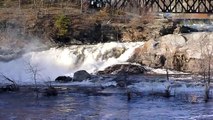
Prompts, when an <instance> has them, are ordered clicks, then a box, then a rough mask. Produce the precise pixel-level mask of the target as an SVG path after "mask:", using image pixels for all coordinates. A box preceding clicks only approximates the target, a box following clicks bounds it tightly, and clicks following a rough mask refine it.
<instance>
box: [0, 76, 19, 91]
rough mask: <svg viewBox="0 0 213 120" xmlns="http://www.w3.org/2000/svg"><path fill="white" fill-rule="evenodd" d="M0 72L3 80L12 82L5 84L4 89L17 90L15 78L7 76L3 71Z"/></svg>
mask: <svg viewBox="0 0 213 120" xmlns="http://www.w3.org/2000/svg"><path fill="white" fill-rule="evenodd" d="M0 74H1V76H2V77H3V78H4V79H5V80H7V81H9V82H11V83H12V84H11V85H7V86H6V88H4V89H5V90H6V91H17V90H19V86H18V84H17V83H16V82H15V80H13V79H11V78H9V77H7V76H6V75H4V74H3V73H0Z"/></svg>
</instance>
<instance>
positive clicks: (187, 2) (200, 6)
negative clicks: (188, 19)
mask: <svg viewBox="0 0 213 120" xmlns="http://www.w3.org/2000/svg"><path fill="white" fill-rule="evenodd" d="M142 3H143V6H145V7H146V8H151V9H153V10H157V12H164V13H165V12H168V13H213V0H142Z"/></svg>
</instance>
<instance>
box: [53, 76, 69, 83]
mask: <svg viewBox="0 0 213 120" xmlns="http://www.w3.org/2000/svg"><path fill="white" fill-rule="evenodd" d="M55 81H56V82H71V81H72V78H71V77H69V76H59V77H57V78H56V79H55Z"/></svg>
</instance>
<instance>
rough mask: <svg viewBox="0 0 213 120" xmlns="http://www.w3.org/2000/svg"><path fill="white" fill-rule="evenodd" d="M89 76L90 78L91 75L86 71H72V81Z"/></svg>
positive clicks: (81, 79) (78, 80)
mask: <svg viewBox="0 0 213 120" xmlns="http://www.w3.org/2000/svg"><path fill="white" fill-rule="evenodd" d="M90 78H91V75H90V74H89V73H88V72H87V71H85V70H80V71H77V72H75V73H74V76H73V81H77V82H81V81H83V80H86V79H90Z"/></svg>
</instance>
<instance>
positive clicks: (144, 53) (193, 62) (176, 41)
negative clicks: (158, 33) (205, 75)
mask: <svg viewBox="0 0 213 120" xmlns="http://www.w3.org/2000/svg"><path fill="white" fill-rule="evenodd" d="M212 39H213V32H208V33H207V32H198V33H190V34H169V35H166V36H162V37H160V38H156V39H152V40H149V41H147V42H146V43H145V44H144V45H142V46H140V47H138V48H136V49H135V52H134V55H133V56H132V57H131V58H130V59H129V60H128V61H129V62H136V63H140V64H142V65H146V66H150V67H153V68H169V69H173V70H177V71H184V72H193V73H197V72H202V69H201V68H202V67H204V66H207V65H206V64H208V63H209V62H208V61H207V60H208V58H209V57H211V56H212V55H213V54H212V51H213V47H212V46H213V40H212ZM209 64H211V62H210V63H209Z"/></svg>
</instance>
